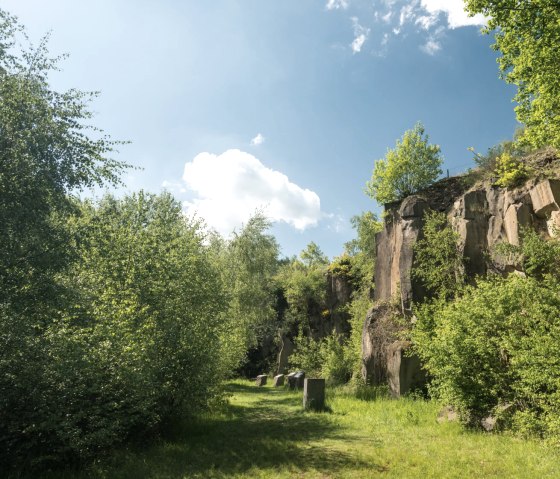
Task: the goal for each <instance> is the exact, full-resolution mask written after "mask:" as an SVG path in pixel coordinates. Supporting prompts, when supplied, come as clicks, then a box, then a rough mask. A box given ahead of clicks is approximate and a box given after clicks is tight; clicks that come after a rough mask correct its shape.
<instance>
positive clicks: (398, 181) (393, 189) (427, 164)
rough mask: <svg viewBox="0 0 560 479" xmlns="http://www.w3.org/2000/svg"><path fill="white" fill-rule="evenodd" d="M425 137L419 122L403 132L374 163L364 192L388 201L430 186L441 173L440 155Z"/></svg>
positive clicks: (437, 148)
mask: <svg viewBox="0 0 560 479" xmlns="http://www.w3.org/2000/svg"><path fill="white" fill-rule="evenodd" d="M428 140H429V137H428V135H425V133H424V127H423V126H422V124H421V123H417V124H416V125H415V126H414V128H413V129H411V130H408V131H406V132H405V133H404V135H403V137H402V138H401V139H400V140H397V144H396V146H395V149H393V150H387V155H386V156H385V159H380V160H377V161H376V162H375V168H374V170H373V175H372V177H371V180H370V181H368V182H367V184H366V193H367V194H368V195H369V196H370V197H371V198H373V199H374V200H375V201H377V202H378V203H390V202H393V201H397V200H401V199H403V198H405V197H406V196H408V195H411V194H413V193H416V192H417V191H420V190H422V189H424V188H427V187H428V186H430V185H431V184H432V183H433V182H434V181H435V180H436V179H437V178H438V176H439V175H441V168H440V167H441V164H442V163H443V158H442V157H441V153H440V148H439V146H438V145H430V144H428Z"/></svg>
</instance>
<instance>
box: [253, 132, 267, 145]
mask: <svg viewBox="0 0 560 479" xmlns="http://www.w3.org/2000/svg"><path fill="white" fill-rule="evenodd" d="M264 140H265V138H264V136H263V135H262V134H261V133H258V134H257V136H255V138H253V139H252V140H251V145H254V146H259V145H262V144H263V143H264Z"/></svg>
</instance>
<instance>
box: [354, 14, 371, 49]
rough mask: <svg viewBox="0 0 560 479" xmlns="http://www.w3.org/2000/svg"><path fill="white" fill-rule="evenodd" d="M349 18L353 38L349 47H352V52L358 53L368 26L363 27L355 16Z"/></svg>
mask: <svg viewBox="0 0 560 479" xmlns="http://www.w3.org/2000/svg"><path fill="white" fill-rule="evenodd" d="M351 20H352V26H353V28H354V40H353V41H352V43H351V44H350V48H352V52H353V53H360V52H361V51H362V47H363V46H364V43H365V42H366V40H367V38H368V35H369V28H365V27H363V26H362V25H360V23H359V21H358V18H357V17H352V19H351Z"/></svg>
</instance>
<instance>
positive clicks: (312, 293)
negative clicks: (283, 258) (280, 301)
mask: <svg viewBox="0 0 560 479" xmlns="http://www.w3.org/2000/svg"><path fill="white" fill-rule="evenodd" d="M325 273H326V267H325V266H324V265H322V264H321V265H317V264H315V265H313V266H311V267H306V266H305V265H304V264H303V263H302V262H301V261H298V260H297V259H294V260H293V261H291V262H290V263H288V264H286V265H283V266H282V267H281V268H280V270H279V272H278V275H277V278H276V279H277V282H278V284H279V285H280V286H281V288H282V290H283V291H284V296H285V298H286V300H287V302H288V305H289V308H288V313H287V314H288V322H289V323H292V324H294V323H295V324H301V325H307V324H308V322H309V317H310V316H311V314H313V313H315V312H317V311H322V310H324V309H325V299H326V280H325Z"/></svg>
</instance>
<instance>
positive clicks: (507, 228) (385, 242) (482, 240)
mask: <svg viewBox="0 0 560 479" xmlns="http://www.w3.org/2000/svg"><path fill="white" fill-rule="evenodd" d="M429 209H432V210H437V211H441V212H445V213H446V215H447V217H448V220H449V222H450V224H451V225H452V226H453V228H454V229H455V231H457V233H458V234H459V238H460V248H461V251H462V253H463V257H464V258H465V260H466V261H465V269H466V274H467V277H468V278H469V277H470V278H473V277H475V276H476V275H479V274H484V273H486V272H487V271H489V270H491V271H496V272H511V271H513V270H515V269H516V267H517V265H515V264H507V263H506V262H505V261H507V259H505V258H500V259H496V258H494V259H492V257H491V255H490V254H489V253H490V252H491V251H492V250H493V248H494V247H495V246H496V245H497V244H498V243H503V242H508V243H511V244H513V245H518V244H519V241H520V237H521V236H522V233H523V228H534V229H535V230H537V231H539V232H540V233H541V234H543V235H549V236H552V235H555V234H557V232H558V229H560V181H559V180H549V179H538V180H530V181H527V182H526V183H525V184H524V185H522V186H520V187H518V188H515V189H512V190H508V189H505V188H500V187H497V186H493V185H492V184H490V183H486V184H483V185H478V186H475V187H472V188H470V189H467V188H466V187H465V186H464V182H463V180H462V179H461V178H460V177H456V178H450V179H447V180H444V181H442V182H439V183H437V184H435V185H433V186H432V187H430V188H429V189H428V190H426V191H424V192H422V194H418V195H414V196H410V197H408V198H405V199H404V200H403V201H402V202H401V203H398V204H390V205H386V219H385V225H384V229H383V231H381V233H379V234H378V235H377V237H376V244H377V263H376V269H375V299H376V300H377V301H379V302H382V301H386V302H388V301H392V302H393V303H394V304H398V305H400V309H401V312H402V313H404V314H407V313H409V312H410V306H411V302H413V301H416V302H417V301H421V300H422V299H424V298H425V296H426V291H425V290H424V288H423V287H422V285H421V284H418V282H416V281H415V280H414V278H412V277H411V269H412V266H413V264H414V259H415V258H414V243H415V242H416V241H417V240H418V239H420V238H421V237H422V234H423V232H422V229H423V226H424V219H423V218H424V214H425V212H426V211H427V210H429ZM383 314H386V312H385V311H384V310H383V308H380V307H377V308H374V309H372V310H370V312H369V313H368V316H367V318H366V321H365V324H364V330H363V335H362V345H363V357H362V359H363V376H364V379H366V381H368V382H369V383H374V384H379V383H380V382H381V383H383V382H385V380H386V378H388V377H389V376H391V377H393V378H395V379H396V377H397V374H396V368H397V363H398V360H397V359H398V357H399V355H400V369H402V368H405V369H406V371H407V373H406V374H404V373H402V371H401V372H399V374H398V377H399V385H398V387H397V386H396V384H397V383H396V382H395V383H394V384H395V391H397V390H399V394H402V393H403V392H404V390H405V389H406V387H405V388H403V384H405V383H408V380H409V379H410V378H409V379H407V381H405V383H403V382H402V381H401V379H402V378H403V374H404V376H406V377H407V378H408V376H407V374H409V373H408V371H409V370H410V367H411V364H410V361H409V360H411V359H412V358H407V359H405V360H404V361H403V357H402V354H400V353H398V351H399V347H400V346H396V345H395V346H394V350H392V351H393V353H394V355H395V358H393V359H391V354H393V353H391V354H389V353H390V352H389V351H387V352H388V354H386V357H387V361H389V362H390V361H393V362H391V364H388V363H387V362H385V360H384V361H383V362H382V363H379V362H378V363H377V364H375V362H372V358H373V357H375V356H376V355H375V354H372V353H374V352H376V351H379V349H380V348H388V347H390V346H388V345H381V344H375V343H374V338H373V337H372V335H371V330H372V325H375V324H376V323H377V322H378V318H379V317H381V316H382V315H383ZM377 357H379V354H377ZM389 370H391V371H392V372H391V373H390V374H389ZM412 382H414V381H412Z"/></svg>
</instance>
